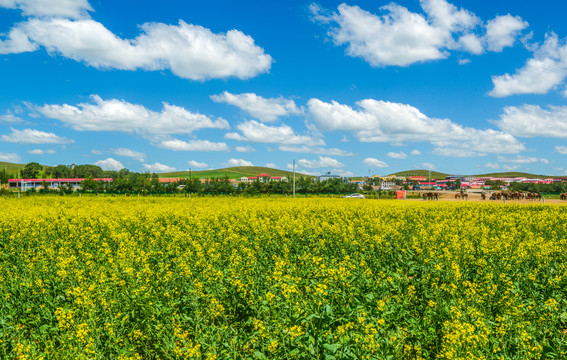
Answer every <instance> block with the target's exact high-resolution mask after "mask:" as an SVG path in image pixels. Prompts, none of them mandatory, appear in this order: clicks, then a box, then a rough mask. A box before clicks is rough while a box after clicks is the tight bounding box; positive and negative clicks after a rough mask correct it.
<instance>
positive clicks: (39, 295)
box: [0, 196, 567, 360]
mask: <svg viewBox="0 0 567 360" xmlns="http://www.w3.org/2000/svg"><path fill="white" fill-rule="evenodd" d="M349 200H350V199H331V198H307V199H291V198H281V197H270V198H256V199H244V198H242V199H241V198H232V197H227V198H223V197H216V198H151V197H148V198H129V197H127V198H124V197H122V198H119V197H107V198H99V197H86V196H84V197H81V198H73V197H65V198H63V197H43V198H42V197H34V198H22V199H4V200H2V201H3V205H4V206H2V208H0V316H1V317H0V358H2V359H14V360H15V359H41V358H45V359H152V358H155V359H230V358H243V359H254V358H257V359H267V358H269V359H294V358H297V359H307V358H309V359H322V358H329V359H332V358H334V359H350V358H352V359H355V358H359V359H384V358H394V359H453V360H457V359H459V360H461V359H462V360H464V359H565V358H567V310H566V309H567V211H566V210H567V208H566V207H565V206H563V205H550V204H547V205H544V204H529V205H528V204H500V203H498V204H494V203H470V202H469V203H466V202H461V203H450V202H418V201H413V202H412V201H406V202H402V201H370V200H369V201H349Z"/></svg>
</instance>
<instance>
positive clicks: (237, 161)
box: [225, 158, 254, 166]
mask: <svg viewBox="0 0 567 360" xmlns="http://www.w3.org/2000/svg"><path fill="white" fill-rule="evenodd" d="M225 165H226V166H254V164H252V163H251V162H250V161H248V160H244V159H234V158H233V159H229V160H228V161H227V162H226V163H225Z"/></svg>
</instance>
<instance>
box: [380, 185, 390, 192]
mask: <svg viewBox="0 0 567 360" xmlns="http://www.w3.org/2000/svg"><path fill="white" fill-rule="evenodd" d="M380 190H382V191H391V190H392V188H391V187H389V186H380Z"/></svg>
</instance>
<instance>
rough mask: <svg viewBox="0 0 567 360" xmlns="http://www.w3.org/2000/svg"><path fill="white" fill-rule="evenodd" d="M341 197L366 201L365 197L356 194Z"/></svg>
mask: <svg viewBox="0 0 567 360" xmlns="http://www.w3.org/2000/svg"><path fill="white" fill-rule="evenodd" d="M343 197H344V198H349V199H366V196H364V195H362V194H358V193H354V194H350V195H346V196H343Z"/></svg>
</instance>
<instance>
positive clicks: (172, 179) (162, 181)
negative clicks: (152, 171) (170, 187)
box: [158, 178, 181, 183]
mask: <svg viewBox="0 0 567 360" xmlns="http://www.w3.org/2000/svg"><path fill="white" fill-rule="evenodd" d="M179 180H181V179H180V178H159V179H158V181H159V182H160V183H176V182H179Z"/></svg>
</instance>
